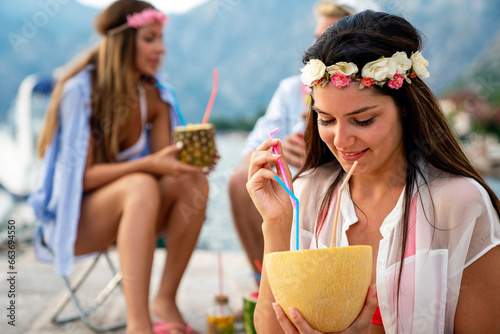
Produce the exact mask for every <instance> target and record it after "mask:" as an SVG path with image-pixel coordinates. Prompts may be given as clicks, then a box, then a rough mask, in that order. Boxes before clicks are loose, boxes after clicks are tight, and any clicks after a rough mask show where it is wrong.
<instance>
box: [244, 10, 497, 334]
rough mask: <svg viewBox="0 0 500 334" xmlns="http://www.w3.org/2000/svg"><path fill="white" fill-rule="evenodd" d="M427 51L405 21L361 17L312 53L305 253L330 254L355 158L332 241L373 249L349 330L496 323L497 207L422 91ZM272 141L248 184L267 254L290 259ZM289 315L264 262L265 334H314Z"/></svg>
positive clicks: (483, 327)
mask: <svg viewBox="0 0 500 334" xmlns="http://www.w3.org/2000/svg"><path fill="white" fill-rule="evenodd" d="M420 51H421V37H420V35H419V33H418V32H417V30H416V29H415V28H414V27H413V26H412V25H411V24H410V23H408V22H407V21H406V20H405V19H403V18H400V17H398V16H394V15H390V14H386V13H378V12H372V11H365V12H362V13H359V14H356V15H354V16H352V17H347V18H344V19H342V20H340V21H339V22H337V23H336V24H335V25H333V26H331V27H330V28H329V29H328V30H327V32H326V33H325V34H323V35H322V36H321V37H320V38H319V39H318V40H317V41H316V43H315V44H314V45H312V46H311V47H310V48H309V50H308V51H307V52H306V53H305V56H304V63H305V64H306V66H305V67H304V69H303V70H302V72H303V73H302V80H303V82H304V84H306V85H308V86H311V87H312V93H311V95H312V107H311V109H312V110H311V116H310V117H309V123H308V125H307V130H306V134H305V139H306V147H307V150H306V151H307V158H306V162H305V165H304V167H303V168H302V170H301V171H300V172H299V176H298V177H297V178H296V180H295V182H294V187H295V190H296V194H297V197H298V199H299V202H300V207H301V217H300V219H299V221H300V229H299V233H300V234H299V242H300V247H301V248H304V249H308V248H322V247H329V246H331V245H330V238H331V236H332V232H333V221H334V217H333V216H334V215H333V213H332V208H335V206H336V202H337V198H338V196H339V195H338V187H339V185H340V184H341V183H342V181H343V180H344V179H345V177H346V172H349V170H350V169H351V168H352V166H353V164H354V162H355V161H357V162H358V166H357V168H356V169H355V170H354V173H353V174H352V177H351V178H350V180H349V182H348V185H347V186H346V188H345V189H344V192H343V194H342V201H341V204H340V214H339V221H338V226H337V231H336V240H335V241H334V242H335V245H334V246H348V245H370V246H371V247H372V249H373V271H372V272H373V275H372V284H373V285H374V286H372V287H371V288H370V289H369V291H368V294H367V298H366V303H365V306H364V308H363V309H362V311H361V313H360V315H359V316H358V318H357V319H356V320H355V321H354V322H353V324H352V325H351V326H350V327H349V328H348V329H347V330H346V331H345V333H384V332H387V333H494V332H497V331H498V328H500V308H499V307H498V305H500V297H499V296H500V280H499V279H498V277H500V247H498V245H499V244H500V222H499V209H500V203H499V200H498V198H497V196H496V195H495V194H494V193H493V191H492V190H491V189H490V188H489V187H488V185H487V184H486V183H485V181H484V180H483V179H482V177H481V176H480V175H479V173H478V172H477V171H476V170H475V169H474V168H473V167H472V165H471V164H470V162H469V161H468V160H467V158H466V156H465V155H464V153H463V152H462V150H461V148H460V145H459V143H458V142H457V140H456V139H455V137H454V135H453V134H452V132H451V131H450V129H449V126H448V124H447V122H446V119H445V117H444V116H443V113H442V111H441V110H440V107H439V105H438V102H437V100H436V98H435V97H434V95H433V94H432V92H431V91H430V90H429V88H428V87H427V85H426V84H425V83H424V82H423V80H422V79H423V78H426V77H427V76H429V73H428V72H427V69H426V66H427V61H426V60H425V59H424V58H423V57H422V55H421V53H420ZM274 145H277V147H278V152H279V153H280V155H283V151H282V148H281V143H280V142H279V141H278V140H271V139H269V140H266V141H265V142H264V143H263V144H262V145H261V146H260V147H259V148H258V149H257V150H256V152H255V153H254V154H253V156H252V160H251V164H250V169H249V180H248V183H247V189H248V191H249V193H250V195H251V197H252V200H253V202H254V203H255V205H256V207H257V208H258V210H259V212H260V214H261V215H262V218H263V225H262V230H263V233H264V240H265V254H267V253H271V252H277V251H287V250H290V236H291V228H292V219H293V214H292V205H291V203H290V199H289V196H288V195H287V193H286V192H285V191H284V189H283V188H281V186H280V185H279V184H278V183H277V182H276V181H275V180H274V179H273V177H274V175H276V173H275V172H274V171H273V170H272V169H271V167H270V163H271V162H273V163H274V162H276V161H277V160H278V158H279V156H278V155H274V154H273V152H272V151H271V150H270V148H271V147H272V146H274ZM281 158H283V157H281ZM284 158H286V157H284ZM283 161H284V159H283ZM284 162H285V161H284ZM285 165H286V164H285ZM285 170H286V173H287V175H286V176H287V177H288V178H290V177H291V175H290V172H289V170H288V168H285ZM278 175H279V176H280V177H281V178H283V177H284V175H282V174H281V172H279V171H278ZM292 241H293V240H292ZM294 243H295V242H294V241H293V243H292V245H293V244H294ZM318 265H321V264H318ZM375 286H376V290H375ZM375 291H376V292H377V293H375ZM376 296H377V297H378V305H379V306H380V308H379V307H378V306H377V297H376ZM290 313H291V321H290V320H289V319H288V318H287V317H286V315H285V313H284V312H283V310H282V309H281V307H280V306H279V305H278V304H277V303H275V300H274V297H273V294H272V291H271V289H270V286H269V281H268V279H267V276H266V265H265V264H264V268H263V274H262V281H261V285H260V291H259V299H258V303H257V308H256V310H255V323H256V328H257V330H258V332H259V333H283V332H284V333H319V332H318V331H315V330H313V329H312V328H311V327H310V326H309V324H308V323H307V322H306V321H305V320H304V318H303V317H302V316H301V315H300V312H298V311H297V310H296V309H293V308H291V310H290Z"/></svg>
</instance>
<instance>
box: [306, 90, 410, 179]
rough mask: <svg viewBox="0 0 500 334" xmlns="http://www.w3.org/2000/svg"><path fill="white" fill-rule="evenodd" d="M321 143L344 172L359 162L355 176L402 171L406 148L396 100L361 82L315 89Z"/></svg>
mask: <svg viewBox="0 0 500 334" xmlns="http://www.w3.org/2000/svg"><path fill="white" fill-rule="evenodd" d="M313 97H314V106H313V110H314V111H315V112H316V113H317V114H318V131H319V135H320V137H321V139H322V140H323V141H324V142H325V144H326V145H327V146H328V148H329V149H330V150H331V151H332V153H333V154H334V155H335V157H336V158H337V160H338V161H339V162H340V164H341V165H342V168H343V169H344V170H345V171H349V170H350V168H351V166H352V164H353V163H354V161H358V166H357V168H356V172H355V174H356V175H379V176H382V175H383V174H384V173H386V172H393V171H396V172H397V171H399V170H400V166H399V165H398V164H400V162H401V161H402V160H401V159H402V158H404V146H403V135H402V127H401V121H400V116H399V110H398V108H397V107H396V104H395V103H394V100H393V99H392V98H391V97H389V96H387V95H383V94H381V93H380V92H377V91H376V90H375V88H364V89H359V82H353V83H351V84H350V85H349V86H346V87H343V88H337V87H335V86H334V85H333V84H327V85H326V86H325V87H314V88H313Z"/></svg>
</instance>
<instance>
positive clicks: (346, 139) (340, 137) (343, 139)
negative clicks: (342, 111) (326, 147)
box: [333, 122, 355, 149]
mask: <svg viewBox="0 0 500 334" xmlns="http://www.w3.org/2000/svg"><path fill="white" fill-rule="evenodd" d="M334 131H335V133H334V138H333V145H335V147H336V148H338V149H346V148H349V147H350V146H352V145H353V144H354V141H355V138H354V136H353V134H352V131H351V129H350V128H349V125H348V124H345V123H342V122H338V123H337V125H336V127H335V130H334Z"/></svg>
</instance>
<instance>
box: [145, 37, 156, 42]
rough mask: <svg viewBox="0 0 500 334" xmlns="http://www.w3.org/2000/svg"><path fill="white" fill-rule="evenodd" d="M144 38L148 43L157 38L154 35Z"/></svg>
mask: <svg viewBox="0 0 500 334" xmlns="http://www.w3.org/2000/svg"><path fill="white" fill-rule="evenodd" d="M144 40H145V41H146V42H147V43H151V42H153V41H154V40H155V39H154V38H153V37H144Z"/></svg>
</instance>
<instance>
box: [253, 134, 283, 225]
mask: <svg viewBox="0 0 500 334" xmlns="http://www.w3.org/2000/svg"><path fill="white" fill-rule="evenodd" d="M273 146H277V149H278V153H279V155H277V154H274V153H273V152H272V151H271V148H272V147H273ZM280 158H281V162H282V163H283V167H284V169H285V173H286V177H287V179H288V180H289V181H290V182H291V180H292V178H291V173H290V170H289V169H288V165H287V163H286V161H285V160H284V159H283V150H282V147H281V142H280V140H279V139H268V140H266V141H264V142H263V143H262V145H260V146H259V147H258V148H257V149H256V150H255V151H254V152H253V153H252V157H251V160H250V167H249V169H248V182H247V191H248V193H249V194H250V197H251V198H252V201H253V203H254V204H255V207H256V208H257V210H258V211H259V213H260V215H261V216H262V218H263V220H264V222H266V221H275V220H279V219H280V218H282V217H283V216H284V213H288V214H289V215H293V214H292V205H291V201H290V197H289V195H288V193H287V192H286V191H285V190H284V189H283V188H282V187H281V185H280V184H279V183H278V182H277V181H276V180H275V179H274V176H275V175H276V173H275V172H274V171H273V170H272V168H271V165H270V162H273V163H274V164H275V165H276V166H278V163H277V162H278V159H280ZM276 169H277V174H278V176H279V177H280V178H281V180H283V177H284V176H283V175H282V174H281V171H280V169H279V168H276ZM290 190H291V191H293V190H292V189H290Z"/></svg>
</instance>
